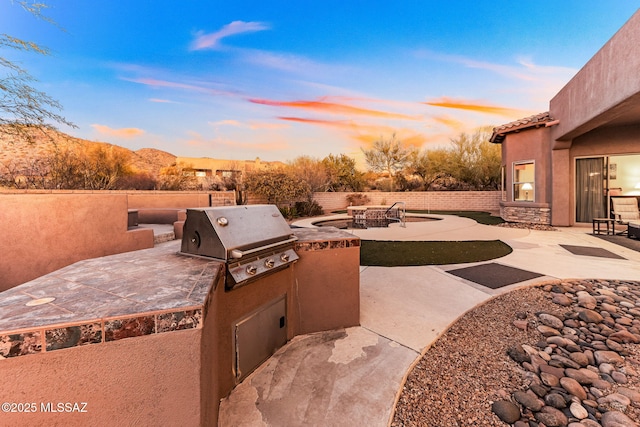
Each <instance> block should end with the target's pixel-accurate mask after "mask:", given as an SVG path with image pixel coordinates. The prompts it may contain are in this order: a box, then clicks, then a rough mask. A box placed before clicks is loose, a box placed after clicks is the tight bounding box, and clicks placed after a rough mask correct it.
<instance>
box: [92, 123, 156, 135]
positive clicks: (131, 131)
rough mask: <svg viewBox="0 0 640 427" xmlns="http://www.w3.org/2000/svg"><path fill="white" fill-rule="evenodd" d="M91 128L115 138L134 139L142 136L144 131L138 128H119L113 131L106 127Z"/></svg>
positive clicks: (97, 125) (94, 125)
mask: <svg viewBox="0 0 640 427" xmlns="http://www.w3.org/2000/svg"><path fill="white" fill-rule="evenodd" d="M91 127H92V128H94V129H95V130H97V131H98V132H99V133H101V134H103V135H108V136H113V137H116V138H135V137H137V136H141V135H144V133H145V131H144V130H142V129H138V128H120V129H113V128H110V127H109V126H106V125H100V124H97V123H96V124H92V125H91Z"/></svg>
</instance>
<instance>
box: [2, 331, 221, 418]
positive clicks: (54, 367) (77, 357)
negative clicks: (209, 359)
mask: <svg viewBox="0 0 640 427" xmlns="http://www.w3.org/2000/svg"><path fill="white" fill-rule="evenodd" d="M201 334H202V329H190V330H184V331H175V332H167V333H163V334H152V335H147V336H144V337H136V338H128V339H123V340H118V341H113V342H110V343H103V344H100V345H84V346H80V347H73V348H68V349H62V350H56V351H52V352H46V353H42V354H36V355H29V356H21V357H14V358H9V359H6V360H0V372H2V382H3V384H2V387H0V402H15V403H22V404H25V403H26V404H31V403H33V404H35V405H36V406H35V408H36V409H37V411H36V412H34V413H24V412H23V413H11V412H8V413H7V412H5V411H3V413H2V415H1V416H0V424H2V425H7V426H9V425H14V426H27V425H29V426H40V425H42V426H45V425H46V426H102V425H112V426H134V425H139V426H194V427H195V426H199V425H203V424H201V419H202V417H201V411H200V404H201V396H200V388H199V387H198V384H200V378H201V377H200V368H201V360H200V357H201V355H200V340H201ZM58 403H62V404H63V406H62V407H63V408H65V406H64V404H65V403H69V404H71V405H73V404H74V403H78V406H77V408H78V409H84V410H86V412H57V413H53V412H45V411H44V410H43V409H46V408H47V407H50V408H54V409H58ZM84 403H86V405H84ZM211 404H212V405H213V406H215V405H216V404H217V402H212V403H211ZM43 405H44V406H43ZM3 408H4V407H3ZM70 408H74V406H70ZM214 420H215V417H214ZM205 425H206V424H205ZM208 425H215V424H208Z"/></svg>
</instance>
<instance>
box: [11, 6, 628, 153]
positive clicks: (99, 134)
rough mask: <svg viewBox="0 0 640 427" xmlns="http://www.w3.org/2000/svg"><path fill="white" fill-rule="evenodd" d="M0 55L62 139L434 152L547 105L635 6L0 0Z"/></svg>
mask: <svg viewBox="0 0 640 427" xmlns="http://www.w3.org/2000/svg"><path fill="white" fill-rule="evenodd" d="M0 1H1V3H0V33H6V34H9V35H12V36H15V37H20V38H23V39H27V40H30V41H34V42H36V43H39V44H41V45H44V46H46V47H48V48H49V49H50V50H51V53H52V54H51V55H50V56H38V55H34V54H20V53H16V52H10V51H6V50H0V56H4V57H7V58H9V59H11V60H14V61H18V62H20V63H21V64H22V65H23V66H24V67H25V68H26V69H27V70H29V72H30V73H31V74H32V75H33V76H34V77H36V78H37V79H38V83H36V87H37V88H38V89H39V90H42V91H44V92H46V93H47V94H49V95H50V96H52V97H53V98H55V99H57V100H58V101H59V102H60V103H61V104H62V105H63V107H64V110H63V112H62V114H63V115H64V116H65V117H66V118H67V119H68V120H70V121H72V122H73V123H75V124H76V125H77V126H78V129H69V128H66V127H64V126H63V127H60V129H61V130H62V131H64V132H67V133H69V134H71V135H73V136H77V137H80V138H85V139H89V140H95V141H104V142H110V143H113V144H118V145H122V146H125V147H128V148H131V149H134V150H135V149H139V148H143V147H151V148H157V149H161V150H165V151H169V152H171V153H173V154H175V155H178V156H189V157H214V158H225V159H254V158H256V157H260V158H261V159H263V160H283V161H286V160H292V159H294V158H295V157H298V156H301V155H307V156H312V157H316V158H323V157H324V156H326V155H328V154H340V153H343V154H347V155H350V156H352V157H355V158H359V157H360V155H361V148H367V147H369V146H370V144H371V143H372V142H373V141H374V140H376V139H379V138H388V137H390V136H391V135H392V134H393V133H395V134H396V136H397V137H398V138H399V139H401V140H403V141H405V142H406V143H407V144H410V145H413V146H416V147H420V148H429V147H436V146H446V145H447V144H448V143H449V141H450V139H451V138H453V137H455V136H456V135H458V134H459V133H460V132H470V131H472V130H473V129H474V128H476V127H478V126H484V125H492V126H495V125H500V124H503V123H506V122H509V121H512V120H515V119H518V118H521V117H525V116H528V115H531V114H536V113H539V112H543V111H546V110H547V109H548V103H549V100H550V99H551V97H553V95H555V94H556V93H557V92H558V91H559V90H560V89H561V88H562V86H564V85H565V84H566V83H567V82H568V81H569V80H570V78H571V77H572V76H573V75H574V74H575V73H576V72H577V71H578V70H579V69H580V68H581V67H582V66H583V65H584V64H585V63H586V62H587V61H588V60H589V59H590V58H591V57H592V56H593V54H595V53H596V52H597V51H598V50H599V49H600V48H601V47H602V45H603V44H604V43H606V41H607V40H608V39H609V38H611V36H613V34H615V32H616V31H617V30H618V29H619V28H620V27H621V26H622V25H623V24H624V23H625V22H626V21H627V20H628V19H629V18H630V17H631V15H632V14H633V13H634V12H635V11H636V10H637V8H638V6H639V4H638V3H637V2H634V1H627V0H611V1H608V2H602V1H591V0H581V1H573V0H565V1H557V0H556V1H545V0H541V1H535V2H533V1H513V0H510V1H507V0H494V1H477V0H476V1H461V0H447V1H442V0H440V1H427V0H425V1H395V2H391V1H377V0H368V1H349V0H340V1H334V0H323V1H306V0H299V1H290V0H289V1H279V0H278V1H269V0H266V1H265V0H261V1H242V0H237V1H227V2H221V1H218V0H215V1H191V0H184V1H180V2H178V1H166V0H152V1H133V0H128V1H123V0H100V1H98V0H50V1H47V2H46V4H47V5H48V6H49V8H48V9H47V10H46V11H45V14H46V15H47V16H49V17H51V18H52V19H54V20H55V21H56V22H57V24H58V25H59V27H62V28H63V29H64V31H63V30H61V29H60V28H58V27H56V26H54V25H50V24H48V23H46V22H44V21H42V20H37V19H35V18H34V17H33V16H31V15H30V14H28V13H26V12H24V11H23V10H22V9H21V8H20V7H19V6H18V5H16V4H15V3H12V2H11V1H10V0H0Z"/></svg>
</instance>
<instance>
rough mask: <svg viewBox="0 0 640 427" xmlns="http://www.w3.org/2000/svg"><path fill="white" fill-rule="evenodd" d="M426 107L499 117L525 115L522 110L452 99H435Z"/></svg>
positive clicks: (427, 103)
mask: <svg viewBox="0 0 640 427" xmlns="http://www.w3.org/2000/svg"><path fill="white" fill-rule="evenodd" d="M424 104H426V105H431V106H434V107H443V108H454V109H457V110H466V111H475V112H478V113H486V114H497V115H499V116H507V117H512V116H514V115H515V116H517V115H520V114H522V113H523V111H522V110H518V109H514V108H506V107H498V106H495V105H487V104H479V103H471V102H469V101H465V100H459V99H451V98H447V97H443V98H440V99H434V100H432V101H428V102H424Z"/></svg>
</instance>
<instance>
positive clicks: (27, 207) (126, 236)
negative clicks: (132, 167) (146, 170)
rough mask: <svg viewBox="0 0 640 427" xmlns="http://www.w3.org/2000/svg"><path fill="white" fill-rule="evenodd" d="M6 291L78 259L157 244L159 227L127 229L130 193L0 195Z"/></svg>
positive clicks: (1, 273) (0, 276)
mask: <svg viewBox="0 0 640 427" xmlns="http://www.w3.org/2000/svg"><path fill="white" fill-rule="evenodd" d="M0 236H1V238H0V242H2V243H0V247H1V249H2V250H1V252H2V256H1V257H0V291H3V290H6V289H9V288H12V287H13V286H16V285H19V284H21V283H24V282H27V281H29V280H31V279H35V278H36V277H40V276H42V275H44V274H47V273H50V272H52V271H55V270H58V269H60V268H62V267H65V266H67V265H70V264H72V263H74V262H77V261H80V260H83V259H88V258H96V257H100V256H104V255H111V254H116V253H121V252H129V251H134V250H138V249H146V248H150V247H153V230H151V229H138V230H130V231H128V230H127V196H126V194H109V193H104V194H103V193H82V192H80V193H76V192H55V193H54V192H42V193H38V192H28V193H20V192H6V193H0Z"/></svg>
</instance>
